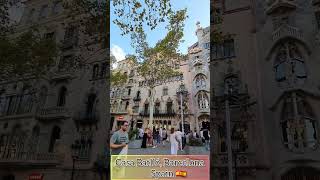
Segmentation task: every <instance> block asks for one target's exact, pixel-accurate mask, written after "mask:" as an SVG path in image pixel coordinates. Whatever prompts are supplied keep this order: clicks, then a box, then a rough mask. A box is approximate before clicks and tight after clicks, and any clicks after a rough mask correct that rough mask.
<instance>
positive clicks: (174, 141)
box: [169, 128, 179, 155]
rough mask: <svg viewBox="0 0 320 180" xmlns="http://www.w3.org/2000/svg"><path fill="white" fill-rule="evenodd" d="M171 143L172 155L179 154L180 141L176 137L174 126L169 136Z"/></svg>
mask: <svg viewBox="0 0 320 180" xmlns="http://www.w3.org/2000/svg"><path fill="white" fill-rule="evenodd" d="M169 140H170V144H171V155H177V154H178V147H179V144H178V141H177V137H176V133H175V130H174V128H171V133H170V136H169Z"/></svg>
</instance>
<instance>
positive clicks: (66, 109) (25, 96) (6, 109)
mask: <svg viewBox="0 0 320 180" xmlns="http://www.w3.org/2000/svg"><path fill="white" fill-rule="evenodd" d="M24 6H25V8H24V13H23V15H22V18H21V20H20V22H19V25H18V27H17V29H16V31H15V33H17V34H19V33H22V32H25V31H28V30H29V29H30V28H31V27H32V26H33V25H37V27H38V28H39V32H40V34H41V36H43V37H46V38H52V39H53V40H55V41H56V42H57V43H58V45H59V50H58V51H59V52H58V54H59V55H58V58H56V62H55V63H54V65H53V66H52V67H51V68H50V69H49V70H48V72H47V73H45V74H44V75H41V76H33V75H30V76H23V77H12V78H11V79H2V80H1V82H0V89H1V93H0V179H2V180H9V179H10V180H13V179H29V178H30V177H31V176H36V177H43V178H44V179H48V180H53V179H70V178H71V175H72V174H73V178H74V179H86V180H87V179H90V180H93V179H100V176H101V175H102V173H103V171H104V170H101V171H98V169H99V168H98V166H97V164H99V163H97V162H99V157H100V155H101V156H102V155H104V154H103V153H104V148H105V142H106V141H107V128H106V127H107V126H106V125H105V124H106V117H107V112H106V111H105V109H106V99H107V97H106V95H105V88H106V73H107V70H108V68H109V67H107V63H106V57H108V56H107V54H106V53H105V52H106V51H107V49H105V50H103V49H101V48H100V47H99V46H100V45H99V44H98V43H97V42H95V41H92V39H90V38H89V37H87V35H86V34H84V33H82V31H81V30H80V28H81V26H80V24H78V21H77V18H76V19H74V20H72V19H71V18H68V17H67V14H66V13H65V11H64V10H63V5H62V2H61V1H39V0H29V1H25V4H24ZM85 42H90V43H91V44H90V48H92V49H94V50H95V51H94V52H95V53H92V52H91V51H85V50H84V49H82V48H81V46H83V45H84V43H85ZM99 49H101V50H99ZM80 56H81V58H82V61H81V62H82V65H81V66H75V65H74V64H73V63H72V61H73V60H75V59H76V58H77V57H80ZM79 62H80V61H79ZM73 165H74V168H73ZM100 168H102V169H105V168H103V167H100ZM72 172H73V173H72Z"/></svg>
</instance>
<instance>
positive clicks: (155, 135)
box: [152, 129, 159, 148]
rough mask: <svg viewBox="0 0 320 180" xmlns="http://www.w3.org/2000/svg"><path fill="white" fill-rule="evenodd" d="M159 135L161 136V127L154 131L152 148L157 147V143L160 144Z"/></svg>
mask: <svg viewBox="0 0 320 180" xmlns="http://www.w3.org/2000/svg"><path fill="white" fill-rule="evenodd" d="M158 136H159V129H155V130H154V131H153V147H152V148H156V147H157V144H158Z"/></svg>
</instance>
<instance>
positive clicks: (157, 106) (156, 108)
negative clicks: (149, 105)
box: [154, 99, 160, 114]
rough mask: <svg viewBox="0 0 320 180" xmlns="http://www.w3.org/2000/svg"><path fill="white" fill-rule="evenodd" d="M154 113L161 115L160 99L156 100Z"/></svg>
mask: <svg viewBox="0 0 320 180" xmlns="http://www.w3.org/2000/svg"><path fill="white" fill-rule="evenodd" d="M154 113H155V114H160V101H159V99H157V100H156V104H155V106H154Z"/></svg>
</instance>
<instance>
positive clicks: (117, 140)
mask: <svg viewBox="0 0 320 180" xmlns="http://www.w3.org/2000/svg"><path fill="white" fill-rule="evenodd" d="M128 126H129V123H128V122H127V121H122V122H120V129H119V130H118V131H116V132H114V133H113V135H112V136H111V140H110V150H111V154H112V155H118V154H120V153H121V151H122V150H123V148H125V147H126V146H127V145H128V143H129V136H128V132H127V129H128ZM121 155H126V154H122V153H121Z"/></svg>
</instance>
